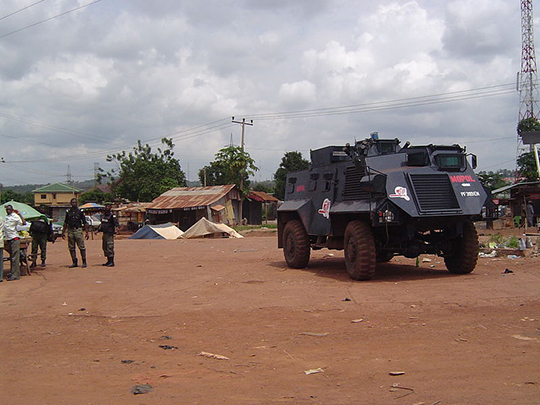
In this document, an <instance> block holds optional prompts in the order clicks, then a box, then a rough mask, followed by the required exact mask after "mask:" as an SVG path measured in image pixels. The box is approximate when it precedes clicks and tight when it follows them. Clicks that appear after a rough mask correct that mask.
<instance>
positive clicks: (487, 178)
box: [478, 170, 511, 191]
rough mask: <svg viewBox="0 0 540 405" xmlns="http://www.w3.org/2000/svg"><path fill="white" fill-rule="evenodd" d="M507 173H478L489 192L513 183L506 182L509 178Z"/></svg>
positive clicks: (499, 171) (501, 171) (500, 171)
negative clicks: (506, 178)
mask: <svg viewBox="0 0 540 405" xmlns="http://www.w3.org/2000/svg"><path fill="white" fill-rule="evenodd" d="M507 174H508V173H507V171H503V170H498V171H496V172H492V171H489V172H485V171H481V172H478V179H479V180H480V182H481V183H482V184H483V185H484V187H486V188H487V189H488V190H489V191H493V190H496V189H498V188H501V187H504V186H507V185H509V184H510V183H511V182H510V181H508V180H505V177H508V176H507Z"/></svg>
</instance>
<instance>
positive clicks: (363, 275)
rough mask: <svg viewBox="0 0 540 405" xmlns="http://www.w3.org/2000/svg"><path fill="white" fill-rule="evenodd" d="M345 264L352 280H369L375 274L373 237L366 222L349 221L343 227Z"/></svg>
mask: <svg viewBox="0 0 540 405" xmlns="http://www.w3.org/2000/svg"><path fill="white" fill-rule="evenodd" d="M343 248H344V250H345V264H346V265H347V271H348V272H349V275H350V276H351V278H352V279H353V280H369V279H371V277H373V275H374V274H375V263H376V257H375V256H376V255H375V239H374V238H373V233H372V232H371V228H370V227H369V225H368V224H366V223H365V222H362V221H351V222H349V224H348V225H347V229H345V241H344V246H343Z"/></svg>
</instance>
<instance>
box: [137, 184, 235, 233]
mask: <svg viewBox="0 0 540 405" xmlns="http://www.w3.org/2000/svg"><path fill="white" fill-rule="evenodd" d="M240 201H241V192H240V190H239V189H238V188H237V187H236V185H234V184H230V185H225V186H208V187H176V188H173V189H171V190H169V191H167V192H165V193H163V194H161V195H160V196H159V197H157V198H156V199H155V200H154V201H152V203H151V204H150V205H149V206H147V207H146V214H147V216H148V218H149V219H150V223H152V224H163V223H166V222H172V223H175V224H178V227H179V228H180V229H181V230H183V231H185V230H187V229H188V228H189V227H191V225H193V224H194V223H195V222H197V221H198V220H199V219H201V218H203V217H204V218H206V219H208V220H209V221H212V222H216V223H224V224H226V225H229V226H234V225H236V224H238V223H240V220H239V212H240Z"/></svg>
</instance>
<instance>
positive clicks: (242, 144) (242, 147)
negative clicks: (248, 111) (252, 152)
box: [232, 117, 253, 152]
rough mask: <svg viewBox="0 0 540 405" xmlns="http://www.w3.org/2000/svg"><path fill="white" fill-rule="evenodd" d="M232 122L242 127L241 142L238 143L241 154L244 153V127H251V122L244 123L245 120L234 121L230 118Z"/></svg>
mask: <svg viewBox="0 0 540 405" xmlns="http://www.w3.org/2000/svg"><path fill="white" fill-rule="evenodd" d="M232 122H234V123H235V124H240V125H242V141H241V142H240V149H242V152H243V151H244V130H245V127H246V125H249V126H253V120H250V122H246V119H245V118H242V121H235V120H234V117H232Z"/></svg>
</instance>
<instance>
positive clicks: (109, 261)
mask: <svg viewBox="0 0 540 405" xmlns="http://www.w3.org/2000/svg"><path fill="white" fill-rule="evenodd" d="M110 263H111V258H110V257H107V263H103V264H102V266H108V265H109V264H110Z"/></svg>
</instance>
